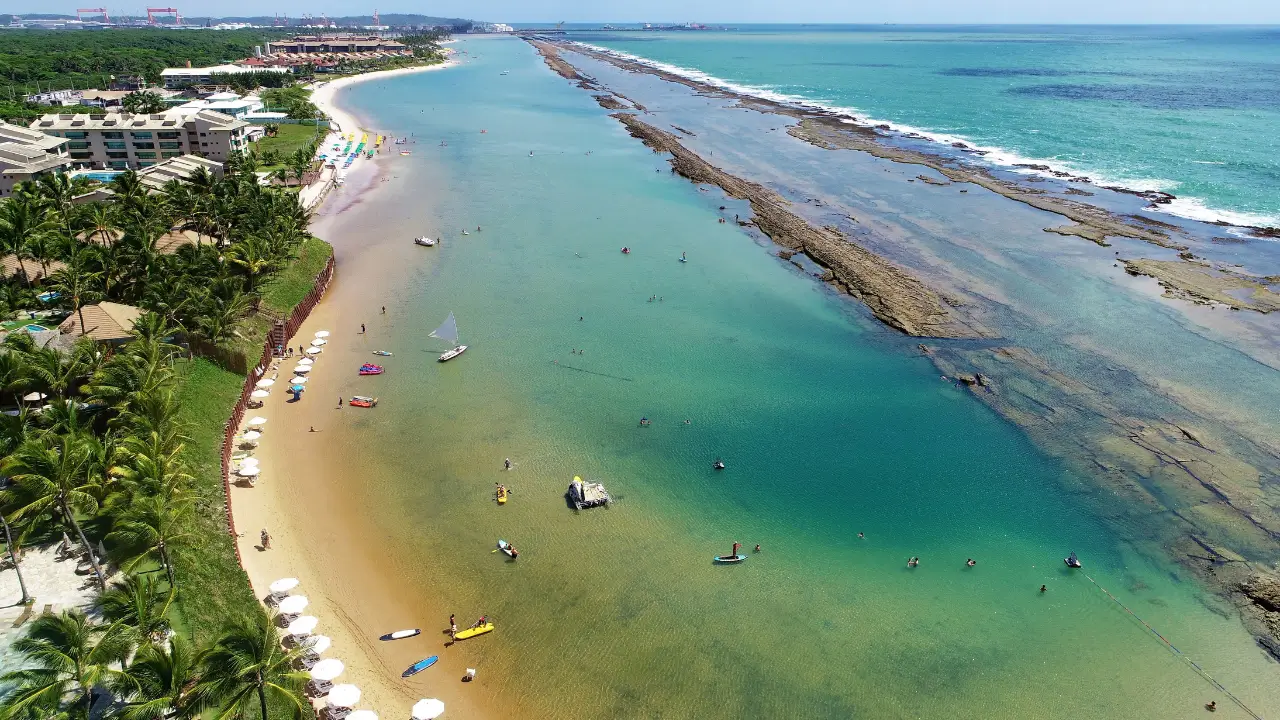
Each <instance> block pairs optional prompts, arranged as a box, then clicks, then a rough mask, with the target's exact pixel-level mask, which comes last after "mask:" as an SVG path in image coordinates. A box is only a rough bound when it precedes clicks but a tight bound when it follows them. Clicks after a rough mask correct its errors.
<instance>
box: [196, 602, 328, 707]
mask: <svg viewBox="0 0 1280 720" xmlns="http://www.w3.org/2000/svg"><path fill="white" fill-rule="evenodd" d="M301 654H302V650H301V649H295V650H285V649H284V648H282V647H281V646H280V638H279V635H278V634H277V632H276V628H275V623H274V620H273V618H272V617H269V616H268V615H267V614H266V613H265V612H263V611H259V612H257V613H255V614H254V615H253V617H251V618H248V619H244V620H241V621H239V622H237V623H235V624H234V625H232V626H231V627H230V628H228V629H227V630H226V631H225V632H224V633H223V634H222V635H221V636H220V637H219V638H218V639H217V640H216V641H214V643H213V645H212V646H211V647H210V648H209V649H208V650H206V651H205V652H204V653H202V655H201V657H200V662H199V667H200V671H199V675H200V680H199V681H198V682H197V683H196V687H195V690H194V691H192V699H193V701H194V703H195V705H196V706H197V707H199V708H201V709H206V710H212V711H214V712H213V714H212V716H211V717H213V718H216V720H225V719H226V718H245V717H247V716H248V715H249V712H250V708H251V707H252V706H253V705H254V704H255V701H256V704H257V705H258V713H259V717H260V719H261V720H267V717H268V710H267V700H268V698H270V699H272V700H273V701H275V702H276V703H278V704H279V705H281V706H284V707H285V708H287V709H288V711H289V714H290V715H292V716H293V717H295V718H301V717H303V716H304V714H305V713H307V712H310V706H309V705H308V704H307V702H306V700H305V699H304V698H303V696H302V688H303V686H304V684H305V683H306V675H305V674H303V673H300V672H296V671H294V670H293V667H292V666H293V663H294V661H295V660H297V658H298V657H299V656H300V655H301Z"/></svg>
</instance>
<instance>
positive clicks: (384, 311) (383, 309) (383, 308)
mask: <svg viewBox="0 0 1280 720" xmlns="http://www.w3.org/2000/svg"><path fill="white" fill-rule="evenodd" d="M382 314H383V315H386V314H387V306H386V305H383V306H382Z"/></svg>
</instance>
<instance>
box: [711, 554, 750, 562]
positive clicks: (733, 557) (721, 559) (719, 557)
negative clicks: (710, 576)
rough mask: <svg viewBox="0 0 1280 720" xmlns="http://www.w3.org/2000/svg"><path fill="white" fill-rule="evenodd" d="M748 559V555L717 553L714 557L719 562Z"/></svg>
mask: <svg viewBox="0 0 1280 720" xmlns="http://www.w3.org/2000/svg"><path fill="white" fill-rule="evenodd" d="M746 559H747V556H746V555H717V556H716V557H715V558H713V560H714V561H715V562H718V563H740V562H742V561H743V560H746Z"/></svg>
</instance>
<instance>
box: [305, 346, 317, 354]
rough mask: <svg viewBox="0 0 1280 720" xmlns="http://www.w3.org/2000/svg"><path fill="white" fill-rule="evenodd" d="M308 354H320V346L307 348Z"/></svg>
mask: <svg viewBox="0 0 1280 720" xmlns="http://www.w3.org/2000/svg"><path fill="white" fill-rule="evenodd" d="M307 354H308V355H319V354H320V348H318V347H309V348H307Z"/></svg>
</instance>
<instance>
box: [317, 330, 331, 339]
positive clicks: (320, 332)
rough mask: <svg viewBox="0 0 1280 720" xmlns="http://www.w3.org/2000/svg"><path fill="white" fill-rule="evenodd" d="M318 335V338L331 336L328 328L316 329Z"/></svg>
mask: <svg viewBox="0 0 1280 720" xmlns="http://www.w3.org/2000/svg"><path fill="white" fill-rule="evenodd" d="M316 337H318V338H326V337H329V331H328V330H317V331H316Z"/></svg>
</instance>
